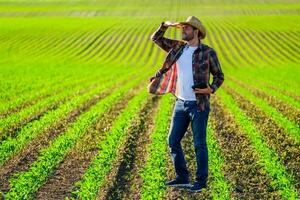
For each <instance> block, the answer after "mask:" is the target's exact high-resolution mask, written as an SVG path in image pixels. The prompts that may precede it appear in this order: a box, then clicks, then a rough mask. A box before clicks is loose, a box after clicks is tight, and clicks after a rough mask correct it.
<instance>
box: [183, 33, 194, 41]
mask: <svg viewBox="0 0 300 200" xmlns="http://www.w3.org/2000/svg"><path fill="white" fill-rule="evenodd" d="M182 39H183V40H185V41H190V40H192V39H194V35H186V34H182Z"/></svg>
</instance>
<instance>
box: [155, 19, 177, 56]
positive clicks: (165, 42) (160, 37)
mask: <svg viewBox="0 0 300 200" xmlns="http://www.w3.org/2000/svg"><path fill="white" fill-rule="evenodd" d="M163 23H164V22H162V23H161V24H160V26H159V28H158V29H157V30H156V31H155V32H154V33H153V34H152V35H151V39H152V41H153V42H154V43H155V44H157V45H158V46H159V47H160V48H162V49H163V50H164V51H166V52H169V51H170V50H171V49H172V48H173V47H174V46H175V45H176V44H177V43H178V42H179V41H178V40H173V39H169V38H166V37H164V34H165V32H166V30H167V29H168V27H165V26H163Z"/></svg>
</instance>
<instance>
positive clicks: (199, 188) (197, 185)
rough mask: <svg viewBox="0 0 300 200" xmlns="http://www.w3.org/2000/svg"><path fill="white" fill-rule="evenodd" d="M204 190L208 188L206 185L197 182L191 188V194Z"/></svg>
mask: <svg viewBox="0 0 300 200" xmlns="http://www.w3.org/2000/svg"><path fill="white" fill-rule="evenodd" d="M203 188H206V184H201V183H199V182H198V181H195V182H194V184H193V186H192V187H190V188H189V191H190V192H201V191H202V189H203Z"/></svg>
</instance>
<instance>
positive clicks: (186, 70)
mask: <svg viewBox="0 0 300 200" xmlns="http://www.w3.org/2000/svg"><path fill="white" fill-rule="evenodd" d="M197 48H198V47H197V46H196V47H192V46H189V45H186V47H185V48H184V50H183V53H182V55H181V56H180V57H179V58H178V60H177V61H176V65H177V76H178V77H177V85H176V94H175V95H176V97H178V98H180V99H183V100H194V101H195V100H196V95H195V93H194V91H193V88H192V85H194V79H193V70H192V59H193V53H194V51H195V50H196V49H197Z"/></svg>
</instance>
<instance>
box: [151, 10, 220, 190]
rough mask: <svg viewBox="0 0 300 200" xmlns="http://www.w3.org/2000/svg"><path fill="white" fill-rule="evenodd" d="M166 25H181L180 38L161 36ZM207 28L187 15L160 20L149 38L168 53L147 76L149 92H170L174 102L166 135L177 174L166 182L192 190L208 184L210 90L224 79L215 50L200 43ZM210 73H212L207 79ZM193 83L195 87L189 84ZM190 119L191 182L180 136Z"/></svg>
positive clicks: (179, 26)
mask: <svg viewBox="0 0 300 200" xmlns="http://www.w3.org/2000/svg"><path fill="white" fill-rule="evenodd" d="M168 27H176V28H182V41H181V40H173V39H169V38H165V37H163V35H164V33H165V31H166V30H167V28H168ZM205 36H206V29H205V27H204V26H203V24H202V23H201V21H200V20H199V19H197V18H196V17H195V16H189V17H188V18H187V19H186V21H185V22H176V23H172V22H170V21H166V22H162V23H161V24H160V26H159V28H158V29H157V30H156V31H155V32H154V33H153V34H152V35H151V39H152V40H153V41H154V42H155V43H156V44H157V45H158V46H159V47H160V48H162V49H163V50H165V51H166V52H168V55H167V57H166V59H165V61H164V63H163V65H162V67H161V68H160V69H159V70H158V71H157V72H156V73H155V76H153V77H151V78H150V82H151V83H149V84H150V87H149V92H150V93H152V94H159V95H162V94H166V93H172V94H173V95H175V96H176V102H175V106H174V110H173V114H172V120H171V125H170V130H169V135H168V147H169V151H170V154H171V158H172V162H173V165H174V168H175V172H176V178H175V179H174V180H171V181H168V182H167V183H166V185H167V186H178V187H185V188H187V189H188V190H190V191H192V192H198V191H201V189H202V188H205V187H207V177H208V150H207V144H206V128H207V121H208V116H209V112H210V101H209V100H210V94H214V93H215V92H216V90H217V89H218V88H219V87H220V86H221V85H222V83H223V81H224V74H223V72H222V69H221V66H220V63H219V60H218V57H217V54H216V51H215V50H214V49H213V48H212V47H209V46H208V45H206V44H203V43H201V39H203V38H205ZM210 73H211V74H212V76H213V81H212V84H210V83H209V79H210ZM192 86H194V87H195V89H193V88H192ZM190 122H191V127H192V132H193V140H194V148H195V154H196V161H197V171H196V180H195V181H194V183H193V184H190V183H189V182H190V173H189V171H188V170H187V167H186V160H185V157H184V153H183V150H182V146H181V140H182V138H183V136H184V135H185V133H186V130H187V128H188V126H189V123H190Z"/></svg>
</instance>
